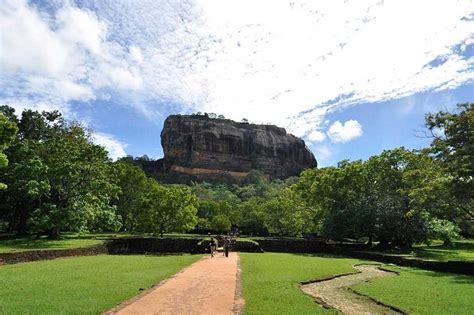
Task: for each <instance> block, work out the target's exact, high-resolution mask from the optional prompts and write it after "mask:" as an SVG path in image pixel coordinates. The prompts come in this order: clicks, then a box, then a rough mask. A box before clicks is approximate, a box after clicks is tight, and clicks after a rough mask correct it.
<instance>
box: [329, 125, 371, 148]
mask: <svg viewBox="0 0 474 315" xmlns="http://www.w3.org/2000/svg"><path fill="white" fill-rule="evenodd" d="M327 134H328V137H329V139H331V141H333V142H342V143H344V142H348V141H351V140H354V139H357V138H359V137H360V136H362V134H363V131H362V125H361V124H360V123H359V122H358V121H357V120H353V119H351V120H348V121H346V122H344V123H341V122H340V121H339V120H337V121H335V122H334V123H333V124H332V125H331V126H330V127H329V130H328V132H327Z"/></svg>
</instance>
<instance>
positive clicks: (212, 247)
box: [209, 237, 216, 258]
mask: <svg viewBox="0 0 474 315" xmlns="http://www.w3.org/2000/svg"><path fill="white" fill-rule="evenodd" d="M215 251H216V241H214V238H213V237H211V240H210V242H209V252H210V253H211V258H212V257H214V252H215Z"/></svg>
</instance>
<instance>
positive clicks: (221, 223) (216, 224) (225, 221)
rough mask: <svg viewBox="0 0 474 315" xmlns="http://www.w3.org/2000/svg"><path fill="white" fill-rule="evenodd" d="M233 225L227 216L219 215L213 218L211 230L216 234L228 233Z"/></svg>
mask: <svg viewBox="0 0 474 315" xmlns="http://www.w3.org/2000/svg"><path fill="white" fill-rule="evenodd" d="M231 226H232V225H231V223H230V220H229V218H228V217H227V216H226V215H223V214H218V215H216V216H214V217H213V218H212V221H211V229H212V230H213V231H215V232H220V233H227V232H229V231H230V228H231Z"/></svg>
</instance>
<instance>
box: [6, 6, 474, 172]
mask: <svg viewBox="0 0 474 315" xmlns="http://www.w3.org/2000/svg"><path fill="white" fill-rule="evenodd" d="M401 21H403V23H402V22H401ZM0 33H1V34H2V36H1V37H0V45H1V46H0V48H1V49H0V73H1V76H0V101H1V102H2V103H5V104H10V105H12V106H14V107H15V108H16V109H17V110H18V111H21V110H22V109H24V108H34V109H40V110H43V109H46V110H51V109H59V110H60V111H62V112H63V114H64V115H65V116H66V117H67V118H69V119H74V120H78V121H81V122H82V123H83V124H84V125H86V126H88V127H90V128H91V129H92V130H94V139H95V141H96V142H97V143H100V144H102V145H104V146H105V147H107V148H108V150H109V152H110V156H111V157H112V158H117V157H120V156H123V155H125V154H131V155H134V156H140V155H143V154H147V155H148V156H150V157H153V158H157V157H160V156H162V149H161V145H160V132H161V128H162V125H163V121H164V119H165V118H166V116H167V115H169V114H174V113H191V112H197V111H201V112H215V113H219V114H224V115H225V116H226V117H229V118H232V119H235V120H240V119H241V118H243V117H245V118H248V119H249V120H250V121H251V122H255V123H273V124H277V125H279V126H282V127H285V128H286V129H287V130H288V131H289V132H291V133H293V134H295V135H297V136H300V137H302V138H303V139H305V140H306V142H307V144H308V146H309V147H310V148H311V149H312V151H313V152H314V153H315V155H316V158H317V159H318V161H319V163H320V165H321V166H327V165H334V164H335V163H337V161H339V160H342V159H359V158H362V159H365V158H367V157H369V156H370V155H373V154H377V153H380V152H381V151H382V150H384V149H389V148H393V147H398V146H402V145H403V146H406V147H408V148H420V147H422V146H425V145H426V144H427V143H428V140H427V139H425V138H423V137H420V135H421V134H422V132H423V122H424V115H425V113H426V112H430V111H431V112H434V111H438V110H453V109H454V108H455V104H456V103H460V102H467V101H473V99H474V98H473V96H474V92H473V91H474V2H473V1H468V0H465V1H456V2H453V1H451V0H449V1H448V0H446V1H442V0H440V1H430V2H426V1H410V2H408V1H407V2H405V1H379V0H375V1H363V2H361V1H343V0H341V1H327V2H319V1H318V2H315V1H283V0H282V1H275V0H272V1H270V0H264V1H259V2H255V1H250V0H249V1H246V0H242V1H237V0H231V1H228V2H225V3H224V2H222V1H211V0H188V1H180V2H176V1H166V0H157V1H142V2H140V3H139V2H136V1H126V0H118V1H101V0H77V1H74V0H53V1H25V0H5V5H2V7H1V8H0Z"/></svg>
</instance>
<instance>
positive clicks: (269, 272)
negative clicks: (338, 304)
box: [241, 253, 474, 314]
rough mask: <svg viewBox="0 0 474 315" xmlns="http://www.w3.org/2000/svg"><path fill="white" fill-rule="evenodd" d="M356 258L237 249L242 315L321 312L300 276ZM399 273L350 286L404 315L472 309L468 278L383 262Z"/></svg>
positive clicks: (317, 274)
mask: <svg viewBox="0 0 474 315" xmlns="http://www.w3.org/2000/svg"><path fill="white" fill-rule="evenodd" d="M359 262H360V261H358V260H355V259H348V258H338V257H330V256H311V255H303V254H281V253H265V254H250V253H249V254H244V253H242V254H241V265H242V285H243V295H244V298H245V313H246V314H324V313H328V312H329V313H331V312H334V311H332V310H327V309H323V308H322V307H320V306H319V305H318V304H316V303H315V302H314V301H313V300H312V299H311V298H310V297H308V296H306V295H304V294H303V293H302V292H301V291H300V290H299V288H298V283H299V282H301V281H305V280H313V279H321V278H325V277H328V276H331V275H337V274H343V273H348V272H353V271H355V270H354V269H353V268H352V267H351V265H353V264H355V263H359ZM389 268H390V269H394V270H396V271H398V272H400V275H399V276H393V277H387V278H381V279H376V280H373V282H369V283H365V284H361V285H357V286H355V287H354V289H356V290H357V291H359V292H360V293H363V294H366V295H368V296H370V297H372V298H374V299H376V300H379V301H382V302H385V303H387V304H390V305H393V306H396V307H398V308H401V309H403V310H406V311H407V312H409V313H410V314H474V311H473V310H474V308H473V297H474V277H469V276H461V275H455V274H446V273H438V272H431V271H425V270H420V269H414V268H402V267H389Z"/></svg>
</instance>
